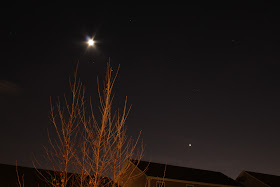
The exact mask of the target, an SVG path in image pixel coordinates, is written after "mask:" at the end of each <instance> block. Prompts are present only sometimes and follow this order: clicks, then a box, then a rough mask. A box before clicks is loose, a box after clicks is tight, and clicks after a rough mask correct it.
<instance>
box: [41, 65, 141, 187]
mask: <svg viewBox="0 0 280 187" xmlns="http://www.w3.org/2000/svg"><path fill="white" fill-rule="evenodd" d="M77 70H78V66H77V68H76V71H75V73H74V78H73V80H72V81H71V80H70V81H69V83H70V90H71V97H69V98H68V97H66V96H64V99H63V102H62V101H61V100H59V99H58V100H57V102H56V104H55V105H53V104H51V110H50V119H51V122H52V125H53V127H54V129H55V132H56V135H55V136H54V135H53V134H51V133H48V134H49V142H50V146H49V147H48V148H47V147H46V148H45V150H46V155H47V160H49V161H50V165H51V169H52V170H53V171H54V172H47V173H48V175H47V176H46V175H44V174H42V173H40V174H41V176H42V177H43V178H44V179H45V180H46V181H47V182H48V184H50V185H51V186H62V187H66V186H70V185H71V186H92V187H97V186H120V184H118V183H119V182H118V180H117V179H118V177H119V176H120V175H122V174H123V173H125V174H126V175H129V178H130V177H133V176H131V175H130V174H128V173H127V170H126V168H125V167H124V164H125V162H126V161H127V160H130V159H132V158H134V159H139V160H140V159H141V157H142V153H143V147H142V146H141V145H142V144H140V145H139V137H140V133H139V136H138V137H137V138H136V139H135V140H133V139H132V138H131V137H127V135H126V130H127V128H126V124H125V123H126V119H127V115H128V113H129V111H130V109H131V107H127V99H126V100H125V102H124V107H123V108H122V110H120V109H118V110H116V111H112V105H113V98H114V97H113V86H114V83H115V80H116V77H117V74H118V70H119V69H118V70H117V71H116V74H115V75H114V76H113V75H112V67H111V65H110V61H109V62H108V63H107V70H106V77H105V80H104V82H103V86H102V89H101V88H100V85H99V81H97V82H98V94H99V102H100V106H99V107H94V106H93V105H92V102H91V99H89V100H86V98H85V88H84V86H83V84H82V82H81V81H80V79H78V73H77V72H78V71H77ZM97 80H98V79H97ZM96 109H98V111H96ZM95 113H97V115H95ZM138 145H139V149H138ZM136 147H137V150H139V151H138V152H136ZM73 173H75V174H73ZM122 186H125V185H122Z"/></svg>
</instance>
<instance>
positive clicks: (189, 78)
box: [0, 4, 280, 178]
mask: <svg viewBox="0 0 280 187" xmlns="http://www.w3.org/2000/svg"><path fill="white" fill-rule="evenodd" d="M53 7H56V8H51V9H50V8H44V7H39V8H38V7H37V8H33V9H32V8H30V7H29V9H23V8H21V7H18V8H11V9H5V8H2V9H1V13H0V16H1V18H0V21H1V22H0V25H1V31H0V32H1V35H0V46H1V58H0V59H1V66H0V163H5V164H13V165H14V164H15V163H16V160H17V161H18V165H22V166H32V160H34V159H33V155H35V156H36V158H39V159H40V157H41V156H42V154H43V147H42V145H46V144H48V142H47V132H46V129H47V127H50V121H49V118H48V117H49V109H50V103H49V100H50V96H51V97H53V98H56V97H57V96H63V93H67V92H68V91H69V86H68V78H69V76H71V75H72V74H73V70H74V69H75V65H76V64H77V62H78V60H79V62H80V67H79V75H80V77H81V80H82V81H83V82H84V84H85V85H86V87H87V94H88V95H91V96H92V97H93V98H96V99H97V94H96V93H97V84H96V77H97V76H99V77H100V78H102V77H103V76H104V72H105V68H106V62H107V60H108V58H109V57H110V58H111V64H112V66H113V67H114V69H115V70H116V68H117V67H118V65H119V64H120V72H119V76H118V79H117V82H116V87H115V90H114V91H115V92H116V99H115V101H116V103H117V104H119V105H120V106H121V105H122V103H123V101H124V99H125V96H128V103H129V104H132V111H131V113H130V115H129V118H128V121H127V125H128V135H130V136H136V135H137V133H138V132H139V131H140V130H142V132H143V135H142V138H143V141H144V145H145V156H144V160H150V161H153V162H160V163H167V164H172V165H179V166H186V167H193V168H199V169H208V170H214V171H220V172H223V173H224V174H226V175H228V176H230V177H232V178H236V177H237V175H238V174H239V173H240V172H241V171H242V170H251V171H255V172H261V173H268V174H275V175H280V167H279V158H280V135H279V132H280V115H279V114H280V107H279V106H280V74H279V67H280V66H279V64H280V53H279V49H280V15H279V13H278V12H279V9H280V7H277V6H275V5H272V4H253V5H252V4H251V5H245V4H242V5H240V4H239V5H237V4H223V5H221V4H219V5H213V4H211V5H210V4H200V5H199V4H190V5H184V6H180V5H177V6H175V5H172V6H169V5H168V6H167V5H165V6H160V5H157V6H152V5H149V6H147V5H145V6H137V5H131V6H128V5H122V6H120V5H118V6H113V5H95V6H92V5H91V6H87V5H86V4H85V5H84V6H82V7H80V8H75V9H74V8H66V7H64V6H62V5H57V6H53ZM87 37H94V39H95V40H96V45H95V47H93V48H88V47H87V44H86V39H87ZM189 144H191V145H192V146H191V147H190V146H189Z"/></svg>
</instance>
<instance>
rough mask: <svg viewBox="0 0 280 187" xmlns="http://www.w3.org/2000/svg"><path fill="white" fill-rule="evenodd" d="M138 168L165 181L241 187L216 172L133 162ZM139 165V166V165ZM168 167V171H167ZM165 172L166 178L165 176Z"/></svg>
mask: <svg viewBox="0 0 280 187" xmlns="http://www.w3.org/2000/svg"><path fill="white" fill-rule="evenodd" d="M132 162H133V163H134V164H135V165H137V167H138V168H139V169H140V170H142V171H145V170H146V172H145V174H146V175H147V176H152V177H160V178H163V177H164V178H165V179H176V180H183V181H193V182H202V183H210V184H221V185H229V186H240V185H239V184H238V183H237V182H236V181H235V180H233V179H231V178H229V177H227V176H226V175H224V174H222V173H220V172H216V171H208V170H201V169H194V168H187V167H180V166H172V165H166V164H160V163H154V162H146V161H139V163H138V161H137V160H132ZM137 163H138V164H137ZM165 167H166V170H165ZM164 170H165V176H164Z"/></svg>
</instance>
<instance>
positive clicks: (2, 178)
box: [0, 164, 112, 187]
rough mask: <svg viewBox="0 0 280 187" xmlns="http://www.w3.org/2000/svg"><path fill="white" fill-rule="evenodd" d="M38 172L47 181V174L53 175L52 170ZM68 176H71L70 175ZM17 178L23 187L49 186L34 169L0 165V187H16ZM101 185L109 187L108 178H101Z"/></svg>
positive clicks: (109, 181)
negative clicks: (22, 183)
mask: <svg viewBox="0 0 280 187" xmlns="http://www.w3.org/2000/svg"><path fill="white" fill-rule="evenodd" d="M38 170H39V171H40V172H41V173H42V175H44V177H46V178H48V179H49V177H50V176H49V174H48V173H50V174H52V175H53V174H54V171H52V170H44V169H38ZM17 171H18V174H17ZM68 174H69V176H71V174H72V173H68ZM18 177H19V180H20V182H23V181H24V185H25V186H30V187H32V186H38V185H39V186H49V185H48V183H47V182H46V181H45V180H44V179H43V178H42V176H40V174H39V173H38V171H37V170H36V169H35V168H30V167H22V166H13V165H7V164H0V186H10V187H18V186H19V185H18ZM22 177H23V178H22ZM69 183H71V181H69ZM101 183H102V184H103V185H104V184H105V183H106V184H107V186H110V185H108V184H111V183H112V180H111V179H110V178H109V177H102V179H101ZM103 185H102V186H103Z"/></svg>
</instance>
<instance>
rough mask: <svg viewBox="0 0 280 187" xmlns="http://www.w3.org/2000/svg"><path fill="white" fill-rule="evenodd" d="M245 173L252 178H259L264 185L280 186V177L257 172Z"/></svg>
mask: <svg viewBox="0 0 280 187" xmlns="http://www.w3.org/2000/svg"><path fill="white" fill-rule="evenodd" d="M245 172H246V173H248V174H250V175H251V176H253V177H255V178H257V179H258V180H260V181H262V182H263V183H265V184H267V185H269V186H270V187H279V186H280V176H277V175H270V174H264V173H257V172H252V171H245Z"/></svg>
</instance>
